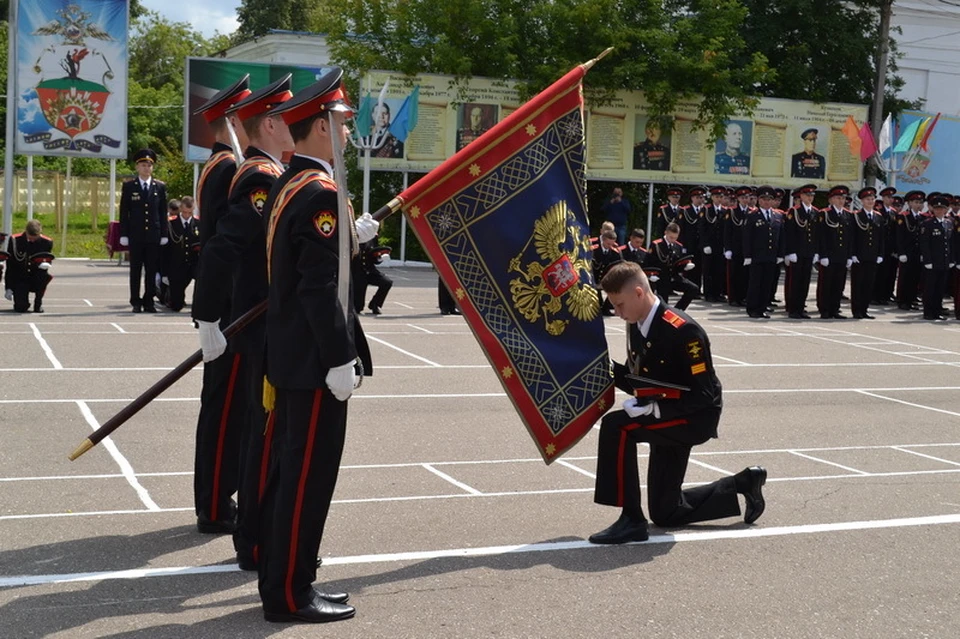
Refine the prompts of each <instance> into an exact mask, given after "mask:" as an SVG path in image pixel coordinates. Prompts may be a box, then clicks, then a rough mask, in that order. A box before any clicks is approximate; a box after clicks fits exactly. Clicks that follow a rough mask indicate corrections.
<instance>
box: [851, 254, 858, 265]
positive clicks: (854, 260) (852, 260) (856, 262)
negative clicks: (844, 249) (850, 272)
mask: <svg viewBox="0 0 960 639" xmlns="http://www.w3.org/2000/svg"><path fill="white" fill-rule="evenodd" d="M850 261H851V262H853V263H854V264H859V263H860V258H859V257H857V256H856V255H854V256H853V257H851V258H850Z"/></svg>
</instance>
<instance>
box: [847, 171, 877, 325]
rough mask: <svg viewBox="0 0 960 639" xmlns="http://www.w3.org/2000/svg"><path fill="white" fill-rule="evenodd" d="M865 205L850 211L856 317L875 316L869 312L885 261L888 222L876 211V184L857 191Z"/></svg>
mask: <svg viewBox="0 0 960 639" xmlns="http://www.w3.org/2000/svg"><path fill="white" fill-rule="evenodd" d="M857 197H858V198H859V199H860V204H861V208H860V210H858V211H855V212H853V213H851V214H850V219H851V221H852V223H851V225H850V231H851V232H852V234H853V248H852V255H851V257H850V260H851V262H852V264H851V266H850V312H851V314H852V315H853V317H854V318H855V319H873V315H870V314H869V313H867V310H868V307H869V306H870V301H871V300H872V299H873V294H874V291H875V289H876V278H877V268H878V266H879V265H880V264H882V263H883V254H884V241H883V234H884V222H883V218H882V217H881V216H880V215H879V214H878V213H876V212H875V211H874V204H876V200H877V190H876V189H875V188H873V187H872V186H868V187H866V188H863V189H860V192H859V193H857Z"/></svg>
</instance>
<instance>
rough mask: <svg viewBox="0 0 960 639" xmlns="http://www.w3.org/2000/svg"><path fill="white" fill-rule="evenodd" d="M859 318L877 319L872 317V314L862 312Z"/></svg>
mask: <svg viewBox="0 0 960 639" xmlns="http://www.w3.org/2000/svg"><path fill="white" fill-rule="evenodd" d="M861 319H877V318H876V317H874V316H873V315H870V314H869V313H864V314H863V315H862V316H861Z"/></svg>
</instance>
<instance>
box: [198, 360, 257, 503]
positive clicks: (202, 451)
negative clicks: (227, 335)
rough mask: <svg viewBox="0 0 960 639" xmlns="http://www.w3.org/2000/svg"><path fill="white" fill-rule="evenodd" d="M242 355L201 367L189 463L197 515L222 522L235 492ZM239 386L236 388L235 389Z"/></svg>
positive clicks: (241, 413) (241, 406)
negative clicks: (194, 443) (193, 445)
mask: <svg viewBox="0 0 960 639" xmlns="http://www.w3.org/2000/svg"><path fill="white" fill-rule="evenodd" d="M243 357H244V356H243V355H241V354H240V353H231V352H226V353H224V354H223V355H221V356H220V357H218V358H217V359H215V360H213V361H212V362H207V363H205V364H204V365H203V388H202V389H201V390H200V416H199V417H198V418H197V448H196V453H195V456H194V464H193V501H194V508H195V509H196V512H197V516H198V517H199V516H200V515H203V516H204V517H207V518H208V519H211V520H215V521H216V520H222V519H224V518H226V517H228V516H232V513H230V498H231V496H232V495H233V493H235V492H237V487H238V485H239V476H240V474H239V473H240V446H241V437H242V435H243V422H244V408H245V406H244V403H245V402H244V400H243V399H241V398H240V394H242V392H243V389H242V385H243V380H242V378H241V364H242V362H243ZM238 387H239V388H238Z"/></svg>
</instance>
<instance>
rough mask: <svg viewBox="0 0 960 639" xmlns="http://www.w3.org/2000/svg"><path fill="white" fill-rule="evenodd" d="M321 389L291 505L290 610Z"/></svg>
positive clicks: (315, 398)
mask: <svg viewBox="0 0 960 639" xmlns="http://www.w3.org/2000/svg"><path fill="white" fill-rule="evenodd" d="M322 397H323V391H319V390H318V391H316V392H315V393H314V395H313V410H311V411H310V427H309V429H308V430H307V445H306V447H305V448H304V451H303V464H302V465H301V467H300V482H299V484H298V485H297V500H296V502H294V506H293V522H292V523H293V525H292V526H291V527H290V556H289V558H288V560H287V582H286V585H285V588H284V589H285V590H286V594H287V607H288V608H290V612H296V610H297V604H296V601H294V599H293V571H294V569H295V567H296V564H297V543H298V542H299V537H300V514H301V512H302V511H303V492H304V490H305V489H306V485H307V475H309V474H310V458H311V457H312V456H313V440H314V438H315V437H316V434H317V417H318V416H319V415H320V399H321V398H322Z"/></svg>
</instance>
